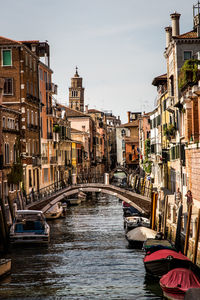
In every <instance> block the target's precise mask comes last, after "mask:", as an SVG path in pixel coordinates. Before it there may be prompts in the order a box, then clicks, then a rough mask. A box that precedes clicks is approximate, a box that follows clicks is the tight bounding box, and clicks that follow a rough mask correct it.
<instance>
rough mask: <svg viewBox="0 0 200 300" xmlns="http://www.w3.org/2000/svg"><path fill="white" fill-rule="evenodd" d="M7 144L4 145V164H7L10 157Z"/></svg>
mask: <svg viewBox="0 0 200 300" xmlns="http://www.w3.org/2000/svg"><path fill="white" fill-rule="evenodd" d="M9 154H10V153H9V144H5V164H9V162H10V155H9Z"/></svg>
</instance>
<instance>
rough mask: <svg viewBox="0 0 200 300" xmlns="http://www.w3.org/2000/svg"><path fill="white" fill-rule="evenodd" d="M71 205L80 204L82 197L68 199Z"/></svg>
mask: <svg viewBox="0 0 200 300" xmlns="http://www.w3.org/2000/svg"><path fill="white" fill-rule="evenodd" d="M68 201H69V203H70V205H78V204H80V203H81V199H78V198H77V199H68Z"/></svg>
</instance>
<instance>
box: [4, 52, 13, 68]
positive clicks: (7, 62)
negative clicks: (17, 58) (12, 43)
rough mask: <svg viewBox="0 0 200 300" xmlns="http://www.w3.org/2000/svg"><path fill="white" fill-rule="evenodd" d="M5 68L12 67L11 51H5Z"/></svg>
mask: <svg viewBox="0 0 200 300" xmlns="http://www.w3.org/2000/svg"><path fill="white" fill-rule="evenodd" d="M3 66H11V50H3Z"/></svg>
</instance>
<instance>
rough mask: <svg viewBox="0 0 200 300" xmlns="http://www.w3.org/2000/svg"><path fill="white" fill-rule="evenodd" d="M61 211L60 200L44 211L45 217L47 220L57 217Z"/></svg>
mask: <svg viewBox="0 0 200 300" xmlns="http://www.w3.org/2000/svg"><path fill="white" fill-rule="evenodd" d="M62 213H63V206H62V204H61V202H58V203H56V204H54V205H53V206H52V207H51V208H49V209H48V210H47V211H46V212H45V214H44V215H45V217H46V219H48V220H51V219H58V218H60V216H61V215H62Z"/></svg>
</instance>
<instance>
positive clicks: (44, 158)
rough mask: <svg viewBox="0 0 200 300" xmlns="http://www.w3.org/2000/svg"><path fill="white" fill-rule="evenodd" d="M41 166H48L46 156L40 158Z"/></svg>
mask: <svg viewBox="0 0 200 300" xmlns="http://www.w3.org/2000/svg"><path fill="white" fill-rule="evenodd" d="M42 164H43V165H45V164H48V157H47V156H43V157H42Z"/></svg>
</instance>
